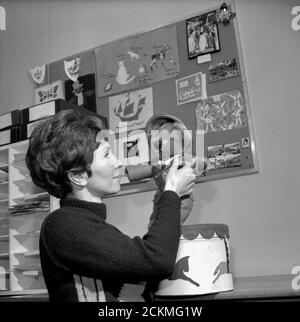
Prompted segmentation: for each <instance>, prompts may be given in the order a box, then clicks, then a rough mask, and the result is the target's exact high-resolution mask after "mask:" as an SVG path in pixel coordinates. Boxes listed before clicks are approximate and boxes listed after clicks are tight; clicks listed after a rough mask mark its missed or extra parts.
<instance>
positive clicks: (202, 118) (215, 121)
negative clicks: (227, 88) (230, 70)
mask: <svg viewBox="0 0 300 322" xmlns="http://www.w3.org/2000/svg"><path fill="white" fill-rule="evenodd" d="M195 112H196V122H197V130H203V131H204V133H209V132H217V131H227V130H233V129H235V128H240V127H243V126H247V124H248V121H247V114H246V110H245V104H244V100H243V97H242V95H241V93H240V91H239V90H234V91H232V92H228V93H223V94H219V95H214V96H211V97H209V98H208V99H206V100H202V101H200V102H199V103H198V104H197V106H196V108H195Z"/></svg>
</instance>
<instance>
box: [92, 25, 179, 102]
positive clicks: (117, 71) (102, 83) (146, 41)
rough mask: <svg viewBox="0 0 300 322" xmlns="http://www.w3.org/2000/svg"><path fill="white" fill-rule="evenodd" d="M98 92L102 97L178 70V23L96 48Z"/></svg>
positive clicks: (172, 73)
mask: <svg viewBox="0 0 300 322" xmlns="http://www.w3.org/2000/svg"><path fill="white" fill-rule="evenodd" d="M95 56H96V66H97V87H98V88H97V95H98V96H99V97H103V96H106V95H111V94H116V93H119V92H123V91H128V90H132V89H134V88H137V87H141V86H144V85H148V84H151V83H154V82H157V81H161V80H165V79H169V78H172V77H175V76H176V75H177V74H178V73H179V58H178V48H177V34H176V26H175V25H171V26H166V27H162V28H159V29H156V30H153V31H150V32H147V33H143V34H140V35H135V36H130V37H128V38H126V39H121V40H117V41H113V42H111V43H109V44H105V45H102V46H100V47H98V48H97V49H96V50H95Z"/></svg>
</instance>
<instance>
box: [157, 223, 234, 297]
mask: <svg viewBox="0 0 300 322" xmlns="http://www.w3.org/2000/svg"><path fill="white" fill-rule="evenodd" d="M228 240H229V231H228V226H226V225H223V224H202V225H186V226H182V229H181V236H180V241H179V248H178V252H177V258H176V264H175V267H174V272H173V273H172V275H171V276H170V277H169V278H168V279H165V280H162V281H161V282H160V283H159V286H158V290H157V292H156V293H155V295H157V296H182V295H201V294H209V293H216V292H224V291H230V290H232V289H233V281H232V275H231V273H230V270H229V244H228Z"/></svg>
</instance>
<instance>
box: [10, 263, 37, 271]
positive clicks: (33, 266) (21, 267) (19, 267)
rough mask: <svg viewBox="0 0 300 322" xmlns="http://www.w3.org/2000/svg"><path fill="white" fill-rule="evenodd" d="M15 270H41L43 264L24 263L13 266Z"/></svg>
mask: <svg viewBox="0 0 300 322" xmlns="http://www.w3.org/2000/svg"><path fill="white" fill-rule="evenodd" d="M13 270H14V271H18V272H26V271H41V270H42V268H41V265H39V264H23V265H15V266H14V267H13Z"/></svg>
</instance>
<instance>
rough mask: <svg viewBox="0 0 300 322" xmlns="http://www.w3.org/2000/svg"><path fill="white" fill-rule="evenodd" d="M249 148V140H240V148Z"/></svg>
mask: <svg viewBox="0 0 300 322" xmlns="http://www.w3.org/2000/svg"><path fill="white" fill-rule="evenodd" d="M249 146H250V138H249V137H247V138H242V148H249Z"/></svg>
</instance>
